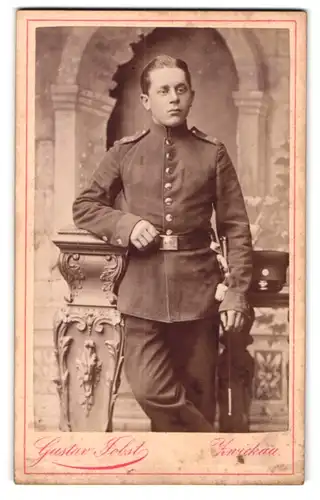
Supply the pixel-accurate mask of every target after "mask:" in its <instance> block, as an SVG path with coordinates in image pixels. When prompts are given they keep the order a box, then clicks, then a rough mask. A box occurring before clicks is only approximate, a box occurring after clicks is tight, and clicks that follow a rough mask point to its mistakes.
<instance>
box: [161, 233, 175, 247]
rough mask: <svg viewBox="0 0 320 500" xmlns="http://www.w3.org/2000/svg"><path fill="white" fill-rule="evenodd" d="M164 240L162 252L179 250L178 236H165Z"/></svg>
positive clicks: (162, 237)
mask: <svg viewBox="0 0 320 500" xmlns="http://www.w3.org/2000/svg"><path fill="white" fill-rule="evenodd" d="M161 239H162V245H161V248H162V250H178V236H176V235H170V236H169V235H163V236H161Z"/></svg>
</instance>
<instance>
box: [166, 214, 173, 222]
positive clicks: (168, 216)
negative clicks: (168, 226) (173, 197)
mask: <svg viewBox="0 0 320 500" xmlns="http://www.w3.org/2000/svg"><path fill="white" fill-rule="evenodd" d="M172 219H173V217H172V215H171V214H167V215H166V220H167V221H168V222H171V221H172Z"/></svg>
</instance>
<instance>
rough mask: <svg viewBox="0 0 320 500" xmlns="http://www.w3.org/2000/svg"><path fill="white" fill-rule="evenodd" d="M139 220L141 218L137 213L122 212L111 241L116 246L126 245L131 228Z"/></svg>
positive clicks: (127, 244)
mask: <svg viewBox="0 0 320 500" xmlns="http://www.w3.org/2000/svg"><path fill="white" fill-rule="evenodd" d="M140 220H142V219H141V217H139V216H138V215H133V214H124V215H123V216H122V217H121V219H120V220H119V221H118V222H117V225H116V229H115V232H114V235H113V237H112V243H113V244H114V245H117V246H121V247H128V246H129V240H130V234H131V232H132V229H133V228H134V226H135V225H136V224H137V223H138V222H139V221H140Z"/></svg>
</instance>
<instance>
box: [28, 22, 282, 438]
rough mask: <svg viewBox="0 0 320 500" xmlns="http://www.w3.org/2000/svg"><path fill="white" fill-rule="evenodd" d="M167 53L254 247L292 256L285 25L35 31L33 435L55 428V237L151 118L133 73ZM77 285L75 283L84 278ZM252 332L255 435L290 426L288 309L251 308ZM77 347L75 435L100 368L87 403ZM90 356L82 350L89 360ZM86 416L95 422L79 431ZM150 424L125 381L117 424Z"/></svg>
mask: <svg viewBox="0 0 320 500" xmlns="http://www.w3.org/2000/svg"><path fill="white" fill-rule="evenodd" d="M162 53H164V54H169V55H172V56H173V57H180V58H182V59H184V60H186V62H187V63H188V65H189V68H190V71H191V75H192V82H193V87H194V89H195V92H196V97H195V102H194V105H193V107H192V111H191V114H190V118H189V126H196V127H198V128H199V129H200V130H202V131H204V132H205V133H207V134H208V135H211V136H213V137H217V138H218V139H219V140H220V141H222V142H223V143H225V145H226V147H227V148H228V151H229V153H230V156H231V158H232V160H233V162H234V165H235V167H236V169H237V172H238V176H239V179H240V182H241V186H242V189H243V192H244V195H245V199H246V203H247V209H248V214H249V217H250V222H251V228H252V234H253V239H254V246H255V249H264V250H268V249H270V250H285V251H287V250H288V196H289V193H288V186H289V143H288V137H289V109H290V104H289V69H290V58H289V32H288V31H287V30H285V29H240V28H238V29H230V28H221V29H218V28H217V29H212V28H155V29H154V28H137V27H133V28H131V27H124V28H122V27H121V28H119V27H115V28H112V27H100V28H96V27H90V28H85V27H57V28H38V29H37V34H36V102H35V111H36V130H35V141H36V193H35V197H36V199H35V234H34V244H35V264H34V265H35V267H34V270H35V305H34V416H35V428H36V429H38V430H57V429H58V428H59V422H60V400H59V396H58V391H57V388H58V390H59V383H57V363H56V358H55V354H54V342H53V318H54V315H55V314H56V312H57V311H58V310H59V309H61V307H62V306H63V300H64V296H66V295H68V286H67V284H66V282H65V280H64V279H63V278H62V276H61V272H60V270H59V268H58V265H57V260H58V256H59V249H58V248H57V247H56V245H54V244H53V242H52V240H53V239H54V237H55V234H56V233H57V231H59V230H60V229H61V228H65V227H67V226H68V225H72V212H71V206H72V202H73V200H74V198H75V196H76V194H77V193H78V192H79V190H80V189H82V188H83V187H84V186H85V185H86V182H87V180H88V179H89V177H90V176H91V174H92V172H93V170H94V169H95V168H96V166H97V164H98V163H99V161H100V159H101V158H102V156H103V154H104V152H105V150H106V148H109V147H110V146H111V145H112V144H113V143H114V141H115V140H117V139H120V138H121V137H122V136H125V135H132V134H134V133H135V132H137V131H139V130H142V129H143V128H145V127H146V126H147V123H148V118H147V116H146V114H145V112H144V111H143V109H142V106H141V105H140V103H139V93H140V89H139V76H140V73H141V70H142V68H143V66H144V65H145V64H146V63H147V62H148V61H149V60H150V59H152V58H153V57H154V56H156V55H158V54H162ZM69 264H70V262H69ZM71 265H73V266H77V263H76V262H75V261H74V262H73V264H71ZM77 279H78V281H79V280H80V281H81V273H80V275H78V278H77ZM73 285H74V283H73ZM80 286H82V285H80ZM91 306H92V307H94V304H91ZM251 335H252V338H253V343H252V344H251V345H249V346H248V351H249V352H250V354H251V356H252V358H253V360H254V379H253V386H252V405H251V411H250V413H251V418H250V420H251V424H250V428H251V430H253V431H265V430H285V429H287V428H288V351H289V349H288V311H287V307H286V306H285V305H284V306H283V307H276V308H274V307H261V308H260V307H257V308H256V321H255V323H254V325H253V328H252V331H251ZM81 342H82V344H81ZM73 344H74V345H73V347H72V349H70V351H69V352H68V353H67V351H68V346H65V347H66V356H67V355H68V356H69V357H68V360H65V362H66V366H67V365H68V363H69V364H70V363H71V364H73V365H74V367H76V366H77V368H78V369H77V370H76V369H75V371H74V373H71V372H72V370H69V371H70V373H71V376H70V377H69V381H68V383H70V385H71V387H70V394H69V397H70V412H71V417H70V418H71V420H72V421H73V429H74V428H77V425H79V426H80V427H81V425H82V427H81V428H82V429H83V430H102V428H101V426H100V424H99V422H100V420H99V419H100V417H101V415H102V414H103V412H105V408H104V407H103V404H104V403H103V392H102V391H103V387H102V386H103V384H104V383H105V380H104V378H103V362H104V361H103V359H100V358H99V361H96V365H95V369H96V381H95V384H93V385H94V387H91V393H90V387H89V388H88V387H87V391H89V395H88V394H87V396H86V397H83V391H84V392H85V390H86V381H85V377H84V375H83V373H82V375H81V369H82V368H81V366H82V365H83V364H85V361H86V359H85V358H86V355H85V353H82V351H81V349H82V350H83V339H82V340H81V341H78V340H74V342H73ZM90 349H91V347H90V345H89V347H88V345H87V351H86V352H87V354H88V355H89V357H90ZM91 354H92V353H91ZM90 359H91V358H90ZM95 359H96V358H95ZM91 360H92V359H91ZM87 361H88V360H87ZM81 363H82V364H81ZM99 363H101V365H99ZM68 366H69V365H68ZM62 368H63V367H62ZM62 368H61V366H60V370H61V369H62ZM69 375H70V374H69ZM54 379H56V382H54ZM60 391H61V385H60ZM81 394H82V396H81ZM79 398H80V399H79ZM81 398H82V399H81ZM90 398H91V399H90ZM77 405H78V407H79V408H78V410H76V408H77ZM88 412H91V414H92V418H91V420H90V423H88V424H85V423H83V422H89V420H85V419H86V416H85V414H86V413H88ZM101 418H102V417H101ZM81 422H82V423H81ZM85 425H87V428H84V427H83V426H85ZM147 428H148V421H147V419H146V417H145V416H144V414H143V412H142V411H141V410H140V409H139V407H138V405H137V403H136V402H135V401H134V399H133V397H132V395H131V393H130V390H129V388H128V385H127V384H126V381H125V379H124V378H123V379H122V381H121V386H120V390H119V396H118V399H117V402H116V404H115V410H114V429H118V430H145V429H147Z"/></svg>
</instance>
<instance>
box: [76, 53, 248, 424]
mask: <svg viewBox="0 0 320 500" xmlns="http://www.w3.org/2000/svg"><path fill="white" fill-rule="evenodd" d="M141 90H142V94H141V102H142V104H143V106H144V108H145V109H146V110H147V111H148V112H149V113H150V115H151V120H150V128H149V129H148V130H145V131H143V132H140V133H137V134H136V135H134V136H132V137H125V138H123V139H121V140H120V141H118V142H116V143H115V145H114V146H113V147H112V148H111V149H110V150H109V151H108V152H107V153H106V155H105V157H104V159H103V160H102V162H101V164H100V166H99V168H98V169H97V170H96V172H95V173H94V175H93V178H92V181H91V184H90V186H89V187H88V188H87V189H85V190H84V191H83V192H82V193H81V194H80V196H79V197H78V198H77V199H76V200H75V202H74V207H73V209H74V221H75V224H76V225H77V226H78V227H79V228H82V229H86V230H88V231H90V232H92V233H94V234H96V235H98V236H99V237H101V238H103V239H104V240H105V241H106V242H109V243H111V244H113V245H118V246H122V247H125V248H127V249H128V252H129V257H128V266H127V270H126V273H125V276H124V277H123V279H122V282H121V284H120V288H119V294H118V309H119V310H120V311H121V312H122V314H123V317H124V321H125V361H124V368H125V372H126V376H127V379H128V382H129V384H130V386H131V388H132V391H133V394H134V395H135V397H136V399H137V401H138V402H139V404H140V405H141V407H142V408H143V410H144V411H145V413H146V414H147V415H148V416H149V418H150V419H151V424H152V430H155V431H162V432H165V431H173V432H179V431H189V432H212V431H213V422H214V417H215V371H216V365H217V354H218V353H217V347H218V330H219V320H220V321H221V322H222V323H223V325H224V328H225V330H226V331H232V332H238V333H240V332H241V330H242V328H243V326H244V323H245V318H246V315H247V314H248V311H249V307H248V304H247V300H246V293H247V290H248V287H249V284H250V280H251V268H252V260H251V259H252V246H251V235H250V229H249V222H248V218H247V213H246V210H245V205H244V201H243V196H242V193H241V189H240V186H239V182H238V179H237V175H236V172H235V169H234V167H233V165H232V163H231V160H230V158H229V156H228V153H227V151H226V148H225V147H224V145H223V144H222V143H220V142H218V141H217V140H216V139H212V138H211V137H208V136H207V135H205V134H204V133H202V132H200V131H199V130H197V129H196V128H193V129H191V130H189V129H188V127H187V123H186V119H187V115H188V113H189V110H190V107H191V105H192V102H193V99H194V91H193V90H192V86H191V77H190V73H189V69H188V67H187V64H186V63H185V62H184V61H182V60H180V59H173V58H171V57H169V56H159V57H156V58H155V59H154V60H152V61H151V62H150V63H149V64H148V65H147V66H146V67H145V68H144V70H143V73H142V75H141ZM121 190H122V191H123V193H124V197H125V201H126V206H127V209H126V211H122V210H116V209H114V208H113V205H114V201H115V198H116V196H117V195H118V194H119V192H120V191H121ZM213 209H214V210H215V213H216V226H217V232H218V234H219V235H222V234H223V235H224V236H225V237H226V239H227V243H228V260H229V266H230V276H229V284H228V289H227V292H226V294H225V297H224V300H223V301H222V302H221V303H219V302H218V301H217V300H216V299H215V292H216V287H217V285H218V283H219V282H220V281H221V274H220V269H219V263H218V261H217V257H216V253H215V252H213V251H212V249H211V248H210V243H211V222H210V220H211V217H212V211H213Z"/></svg>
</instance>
